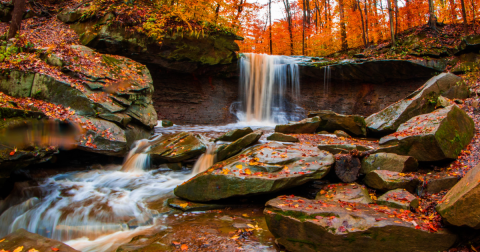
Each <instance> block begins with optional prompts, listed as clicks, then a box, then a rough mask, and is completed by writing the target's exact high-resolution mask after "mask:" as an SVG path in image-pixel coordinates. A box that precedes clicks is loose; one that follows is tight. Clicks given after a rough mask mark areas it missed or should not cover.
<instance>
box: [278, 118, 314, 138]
mask: <svg viewBox="0 0 480 252" xmlns="http://www.w3.org/2000/svg"><path fill="white" fill-rule="evenodd" d="M320 121H321V119H320V117H318V116H315V117H312V118H307V119H303V120H301V121H299V122H292V123H289V124H280V125H277V126H275V132H280V133H285V134H308V133H315V131H316V130H317V128H318V126H319V125H320Z"/></svg>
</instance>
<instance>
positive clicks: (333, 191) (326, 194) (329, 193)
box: [315, 183, 373, 204]
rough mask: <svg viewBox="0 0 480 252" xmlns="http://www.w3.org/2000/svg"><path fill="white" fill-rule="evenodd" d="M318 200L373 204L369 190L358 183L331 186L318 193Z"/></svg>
mask: <svg viewBox="0 0 480 252" xmlns="http://www.w3.org/2000/svg"><path fill="white" fill-rule="evenodd" d="M315 199H316V200H322V201H339V200H341V201H344V202H354V203H362V204H370V203H373V200H372V198H371V197H370V195H369V194H368V190H367V188H365V186H363V185H359V184H357V183H353V184H330V185H327V186H325V187H324V188H323V190H321V191H320V192H318V194H317V196H316V197H315Z"/></svg>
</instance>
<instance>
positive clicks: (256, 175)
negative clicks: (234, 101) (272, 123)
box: [174, 142, 334, 202]
mask: <svg viewBox="0 0 480 252" xmlns="http://www.w3.org/2000/svg"><path fill="white" fill-rule="evenodd" d="M333 162H334V160H333V156H332V155H331V154H329V153H327V152H323V151H320V150H318V149H317V148H312V147H309V146H303V145H291V144H289V145H283V144H280V143H277V142H270V143H268V144H262V145H257V146H252V147H250V148H248V149H246V150H244V151H242V152H241V153H240V154H238V155H236V156H233V157H231V158H229V159H227V160H225V161H223V162H219V163H216V164H215V165H213V166H212V167H211V168H210V169H208V170H207V171H205V172H203V173H200V174H198V175H197V176H195V177H194V178H192V179H190V180H189V181H186V182H185V183H183V184H181V185H179V186H178V187H177V188H175V191H174V192H175V195H177V196H178V197H181V198H184V199H187V200H191V201H198V202H206V201H212V200H220V199H227V198H231V197H238V196H254V195H260V194H267V193H274V192H277V191H280V190H283V189H287V188H291V187H294V186H299V185H302V184H304V183H306V182H308V181H311V180H315V179H321V178H323V177H324V176H325V175H326V174H327V173H328V172H329V171H330V168H331V166H332V164H333Z"/></svg>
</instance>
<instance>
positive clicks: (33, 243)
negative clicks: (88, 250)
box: [0, 229, 78, 252]
mask: <svg viewBox="0 0 480 252" xmlns="http://www.w3.org/2000/svg"><path fill="white" fill-rule="evenodd" d="M0 240H2V242H1V243H0V250H4V251H17V248H18V247H20V246H22V248H23V250H21V251H33V249H35V251H65V252H78V250H75V249H73V248H72V247H70V246H68V245H66V244H64V243H62V242H60V241H56V240H52V239H49V238H46V237H43V236H41V235H38V234H34V233H30V232H28V231H27V230H25V229H17V230H16V231H15V232H13V233H11V234H9V235H7V236H5V237H3V238H0Z"/></svg>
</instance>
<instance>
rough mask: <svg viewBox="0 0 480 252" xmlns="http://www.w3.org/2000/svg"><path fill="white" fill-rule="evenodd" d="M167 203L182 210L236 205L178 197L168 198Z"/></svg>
mask: <svg viewBox="0 0 480 252" xmlns="http://www.w3.org/2000/svg"><path fill="white" fill-rule="evenodd" d="M167 204H168V206H170V207H173V208H177V209H180V210H182V211H184V212H192V211H207V210H215V209H224V208H227V207H235V206H238V205H234V204H213V203H211V204H210V203H207V204H206V203H199V202H192V201H187V200H183V199H179V198H171V199H168V200H167Z"/></svg>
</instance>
